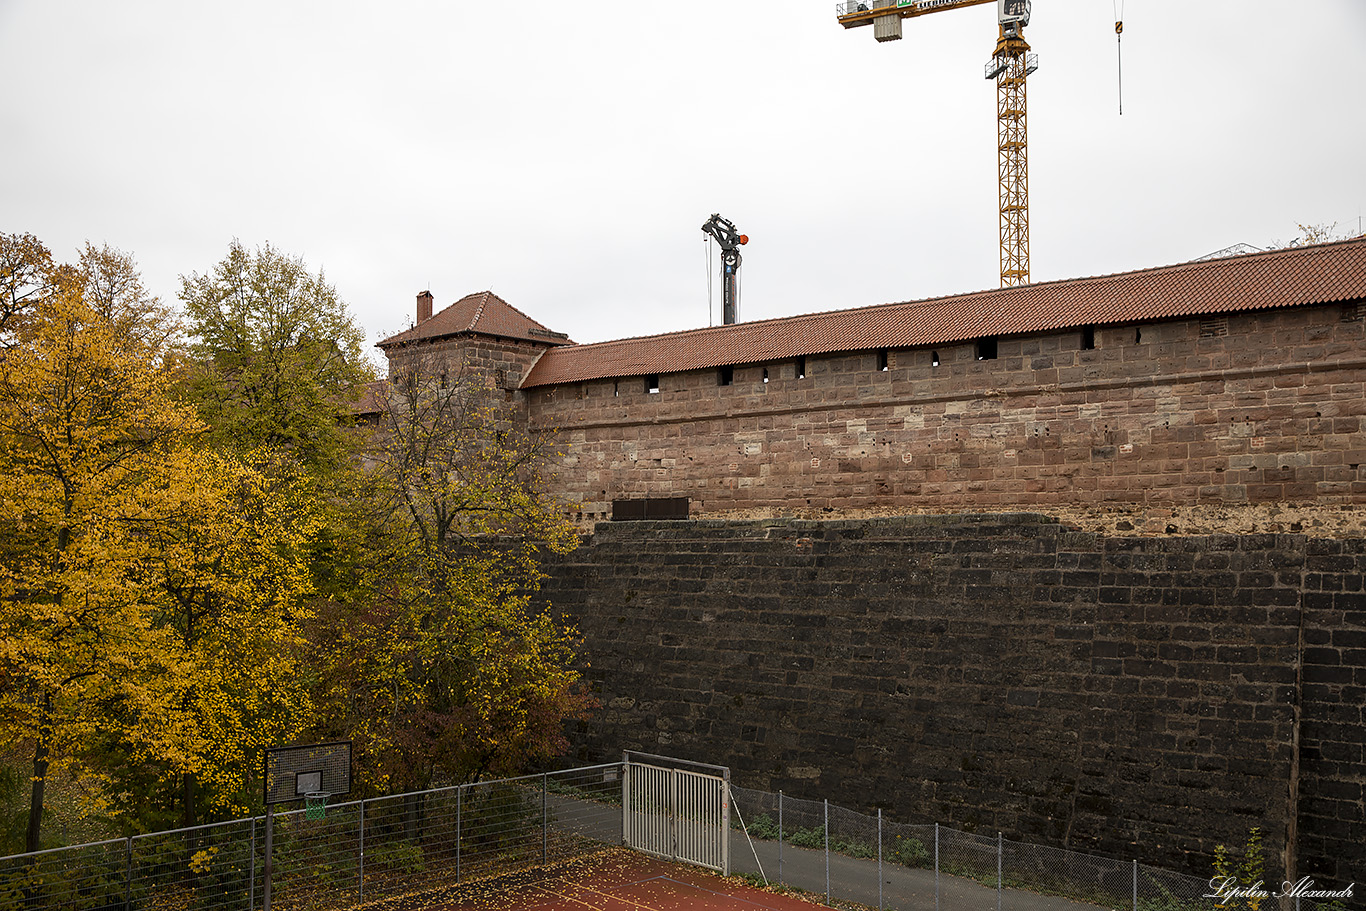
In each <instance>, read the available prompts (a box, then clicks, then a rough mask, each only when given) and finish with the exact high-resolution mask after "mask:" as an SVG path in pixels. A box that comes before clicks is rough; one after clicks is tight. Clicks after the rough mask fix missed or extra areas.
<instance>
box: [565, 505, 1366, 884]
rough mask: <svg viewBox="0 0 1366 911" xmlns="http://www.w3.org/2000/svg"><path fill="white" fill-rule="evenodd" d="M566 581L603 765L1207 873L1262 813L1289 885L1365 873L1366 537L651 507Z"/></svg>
mask: <svg viewBox="0 0 1366 911" xmlns="http://www.w3.org/2000/svg"><path fill="white" fill-rule="evenodd" d="M547 571H548V572H549V578H548V579H547V581H546V585H545V589H544V591H543V595H544V597H545V598H546V600H548V601H550V602H551V603H553V604H554V605H555V606H556V608H557V609H558V610H560V611H562V612H563V613H564V614H565V615H566V616H567V617H569V618H571V619H573V620H574V621H575V622H577V624H578V626H579V628H580V631H581V632H582V634H583V636H584V638H585V657H586V660H587V661H588V662H589V663H590V665H591V666H590V668H589V670H588V675H589V677H590V679H591V680H592V681H593V683H594V686H595V687H596V688H597V690H598V693H599V697H600V699H601V700H602V709H601V711H600V712H599V713H598V714H597V716H596V717H595V718H594V719H593V720H592V721H591V722H588V723H586V724H584V725H582V726H581V728H580V730H579V731H578V733H577V735H576V740H575V743H576V749H577V751H578V753H579V756H580V758H585V759H597V758H602V757H608V756H614V755H618V754H619V751H620V750H621V749H623V748H627V749H643V750H649V751H653V752H662V753H668V754H672V755H677V756H681V757H685V758H693V759H698V760H705V761H708V762H716V763H725V764H728V765H730V766H731V768H732V770H733V772H734V775H735V779H736V782H737V783H738V784H741V785H744V786H748V787H754V788H764V789H769V790H778V789H782V790H784V791H785V792H786V793H788V794H791V795H793V796H797V797H808V798H820V797H828V798H829V799H830V800H831V801H833V802H837V803H840V804H842V805H845V806H849V807H851V808H856V809H871V808H873V807H882V808H884V809H885V810H886V811H887V812H888V813H889V814H891V815H892V816H894V817H895V818H897V819H899V820H902V821H905V822H934V821H939V822H943V823H946V824H951V825H954V826H957V827H961V828H965V829H968V830H976V831H980V832H984V833H994V832H997V831H1001V832H1004V833H1005V834H1006V835H1007V836H1008V837H1012V838H1019V839H1026V840H1030V841H1033V842H1037V843H1042V844H1049V845H1057V846H1065V847H1068V848H1072V849H1075V850H1082V851H1097V852H1101V853H1106V854H1111V855H1114V856H1118V857H1122V858H1126V859H1127V858H1137V859H1139V860H1140V861H1142V862H1146V863H1152V864H1156V865H1161V866H1167V867H1173V868H1177V869H1184V870H1187V871H1188V872H1192V873H1195V874H1198V875H1205V874H1208V873H1209V872H1210V857H1211V855H1212V854H1213V851H1214V847H1215V845H1216V844H1220V843H1223V844H1227V845H1230V846H1241V845H1242V844H1243V842H1244V841H1245V840H1246V837H1247V833H1248V829H1249V828H1250V827H1251V826H1261V827H1263V829H1264V831H1265V833H1266V834H1265V839H1266V845H1267V848H1268V854H1269V858H1270V860H1269V863H1268V870H1267V873H1268V878H1269V879H1270V880H1273V881H1276V882H1279V878H1280V876H1281V874H1282V872H1283V871H1285V870H1286V867H1287V861H1290V862H1293V864H1294V867H1295V869H1294V870H1293V871H1290V872H1295V873H1297V874H1299V875H1305V874H1308V875H1313V876H1314V877H1315V878H1316V880H1317V881H1318V882H1319V883H1321V884H1324V885H1327V884H1329V883H1340V884H1345V883H1348V882H1363V884H1364V885H1366V847H1363V846H1364V845H1366V819H1364V818H1363V809H1362V797H1363V793H1362V791H1363V782H1364V781H1366V764H1364V762H1363V760H1366V757H1364V756H1363V744H1366V723H1364V722H1366V719H1364V718H1363V704H1366V594H1364V593H1363V591H1362V576H1363V571H1366V541H1360V540H1349V541H1338V540H1326V539H1314V538H1306V537H1304V536H1300V535H1249V536H1232V535H1227V536H1224V535H1221V536H1212V537H1202V538H1164V539H1153V538H1105V537H1099V536H1096V535H1093V534H1088V533H1080V532H1075V531H1070V530H1068V529H1066V528H1064V527H1062V526H1060V525H1058V524H1056V523H1054V522H1052V521H1051V520H1048V519H1046V518H1043V517H1039V516H1031V515H1006V516H919V517H906V518H898V519H881V520H867V521H857V522H855V521H850V522H824V523H822V522H802V521H795V520H791V521H778V522H754V523H725V522H708V521H700V522H632V523H617V524H602V525H599V526H598V530H597V532H596V534H594V535H593V536H591V537H589V538H587V539H585V542H584V545H583V546H582V547H581V548H579V549H578V550H577V551H575V552H574V553H572V554H569V555H568V556H566V557H560V558H555V559H553V560H552V561H550V562H549V563H548V565H547ZM1287 855H1293V857H1287Z"/></svg>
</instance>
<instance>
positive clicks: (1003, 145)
mask: <svg viewBox="0 0 1366 911" xmlns="http://www.w3.org/2000/svg"><path fill="white" fill-rule="evenodd" d="M983 3H995V4H996V12H997V15H996V19H997V22H998V24H999V25H1000V29H1001V31H1000V37H999V39H998V40H997V42H996V50H995V52H994V53H993V54H992V55H991V60H990V61H989V62H988V63H987V68H986V78H988V79H995V80H996V136H997V144H996V145H997V152H998V155H999V163H1000V164H999V182H1000V197H1001V216H1000V228H1001V287H1002V288H1008V287H1011V286H1014V285H1027V284H1029V165H1028V140H1027V134H1026V128H1025V125H1026V118H1025V77H1027V76H1028V75H1029V74H1030V73H1032V72H1034V71H1035V70H1037V69H1038V68H1039V55H1038V54H1031V53H1030V52H1029V45H1028V44H1026V43H1025V39H1024V29H1025V26H1026V25H1028V24H1029V12H1030V0H848V2H845V3H840V4H839V5H838V6H837V7H836V9H835V13H836V16H837V17H838V18H839V22H840V25H843V26H844V27H845V28H857V27H859V26H861V25H872V26H873V37H874V38H876V39H877V40H878V41H898V40H900V38H901V20H902V19H911V18H914V17H916V16H924V15H928V14H929V13H940V12H944V11H945V10H951V9H962V8H963V7H967V6H981V5H982V4H983Z"/></svg>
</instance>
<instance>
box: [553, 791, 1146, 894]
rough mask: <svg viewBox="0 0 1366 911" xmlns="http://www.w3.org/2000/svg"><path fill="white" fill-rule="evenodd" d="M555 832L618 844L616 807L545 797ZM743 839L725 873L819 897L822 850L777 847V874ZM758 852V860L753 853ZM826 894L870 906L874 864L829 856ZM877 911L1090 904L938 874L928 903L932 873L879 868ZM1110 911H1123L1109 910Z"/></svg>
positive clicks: (758, 844)
mask: <svg viewBox="0 0 1366 911" xmlns="http://www.w3.org/2000/svg"><path fill="white" fill-rule="evenodd" d="M550 805H551V808H552V812H553V813H554V819H555V828H556V829H558V830H560V831H566V832H574V833H576V834H578V835H583V836H586V837H588V838H592V839H594V840H597V841H601V842H603V843H605V844H620V843H621V808H620V807H619V806H612V805H609V804H602V803H595V802H592V801H584V800H576V799H574V798H570V797H565V796H562V795H551V796H550ZM750 844H751V843H750V841H749V840H748V839H747V838H746V837H745V833H744V832H743V831H732V832H731V838H730V868H731V872H732V873H758V872H759V866H760V864H762V866H763V872H764V875H765V876H766V877H767V878H768V879H769V880H770V881H772V882H781V883H783V884H784V885H788V886H796V887H797V888H800V889H802V890H804V891H806V892H809V893H812V894H814V895H817V896H824V895H825V888H826V866H825V865H826V855H825V852H824V851H820V850H812V849H810V848H798V847H796V846H795V845H791V844H784V845H783V846H782V865H781V873H780V867H779V862H778V843H777V842H776V841H760V840H758V839H755V840H754V841H753V846H754V847H753V849H751V847H750ZM756 853H757V854H758V861H759V862H758V863H756V862H755V854H756ZM830 894H831V896H832V897H833V898H836V899H845V900H847V901H854V902H858V903H860V904H863V905H867V906H869V907H872V908H876V907H878V864H877V860H876V859H873V860H864V859H861V858H856V857H846V856H844V855H843V854H835V853H833V852H832V853H831V854H830ZM882 907H883V908H884V909H886V911H997V909H998V907H999V911H1096V908H1097V907H1098V906H1096V905H1088V904H1082V903H1080V902H1075V901H1072V900H1070V899H1066V898H1058V897H1057V896H1052V895H1038V894H1035V893H1033V892H1025V891H1021V890H1017V889H1005V890H1002V892H1001V895H1000V904H999V906H998V904H997V894H996V889H995V888H994V887H987V886H982V885H979V884H978V883H975V882H973V881H972V880H970V879H964V878H962V877H957V876H948V875H944V874H941V875H940V877H939V901H938V904H937V905H936V902H935V875H934V871H933V870H918V869H912V868H910V867H903V866H901V865H900V864H891V863H885V862H884V863H883V865H882ZM1116 911H1128V909H1127V907H1126V908H1124V909H1116Z"/></svg>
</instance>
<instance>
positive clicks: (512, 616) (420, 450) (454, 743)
mask: <svg viewBox="0 0 1366 911" xmlns="http://www.w3.org/2000/svg"><path fill="white" fill-rule="evenodd" d="M502 396H503V394H502V392H501V391H497V390H494V389H493V388H491V387H490V385H489V384H487V383H485V382H483V379H482V377H480V376H478V375H468V376H466V375H459V374H458V373H455V372H448V371H447V370H446V369H445V368H442V369H439V370H436V369H434V370H429V371H428V370H423V369H420V368H419V369H414V370H411V371H408V372H406V373H405V374H404V375H403V376H401V377H399V378H398V379H397V381H396V382H395V383H392V384H390V385H388V386H387V387H386V389H385V390H384V391H382V392H381V393H380V395H379V400H380V415H381V417H380V425H381V426H380V427H379V428H378V432H377V433H376V435H375V437H374V439H373V445H372V447H371V448H370V450H369V451H368V452H367V463H368V464H369V465H370V466H371V472H370V474H369V481H370V483H371V484H372V487H371V489H370V491H369V496H368V498H367V504H366V508H367V510H368V511H369V522H370V528H371V529H372V531H371V533H370V538H371V541H372V548H373V557H372V558H371V559H370V560H369V561H368V570H367V573H368V578H367V580H366V581H367V584H368V590H366V591H363V592H362V591H360V590H358V592H357V598H356V599H355V600H354V601H353V602H352V603H349V604H331V605H329V606H327V607H326V608H320V613H319V619H320V620H324V619H326V620H327V625H326V627H325V629H326V630H327V635H325V636H320V637H319V638H318V640H317V648H318V660H317V662H316V664H317V666H318V668H319V672H320V683H321V685H320V689H319V693H318V696H317V702H318V704H319V705H320V706H322V707H324V710H325V712H324V713H325V714H326V715H328V717H330V718H332V719H333V723H334V724H335V725H337V727H336V728H335V729H334V732H335V733H339V734H341V733H345V734H347V735H349V736H352V737H354V738H355V739H356V740H357V742H358V753H359V754H360V755H361V756H362V757H364V758H363V762H362V764H363V765H364V766H366V767H367V768H370V769H373V770H374V771H373V773H372V780H371V783H372V784H373V785H376V786H384V785H387V786H389V787H395V786H396V787H403V788H417V787H424V786H427V785H429V784H431V783H433V782H434V781H436V780H444V781H467V780H472V779H474V778H477V777H479V776H481V775H484V774H488V773H506V772H510V771H513V770H515V769H516V768H518V767H520V766H521V765H523V764H524V763H526V762H528V761H535V760H539V759H545V758H549V757H551V756H554V755H558V753H560V752H562V751H563V749H564V748H565V746H566V743H565V740H564V735H563V725H564V722H565V720H566V719H569V718H574V717H580V716H582V714H583V713H584V712H586V711H587V710H588V708H589V707H590V706H591V705H592V700H591V697H590V696H588V695H587V693H586V692H585V691H584V689H583V687H582V685H581V680H580V676H579V673H578V672H577V670H575V669H574V667H573V661H574V656H575V645H576V642H575V639H574V636H573V632H572V630H570V629H567V628H565V627H564V626H562V625H561V624H559V623H558V622H557V621H556V620H555V619H554V618H553V617H552V616H551V615H550V614H549V613H548V612H545V611H541V610H536V609H533V605H532V597H531V596H532V593H533V592H534V591H535V590H536V588H537V586H538V584H539V581H540V573H539V569H538V563H539V557H540V554H541V551H542V549H544V548H549V549H552V550H556V551H561V552H563V551H566V550H568V549H570V548H572V547H573V546H575V543H576V539H575V537H574V534H573V531H572V529H571V528H570V527H569V526H568V525H567V524H566V523H565V521H564V520H563V519H562V518H561V513H560V511H559V510H558V509H557V507H556V504H554V503H553V502H552V501H550V500H549V498H548V497H547V496H546V495H545V494H544V489H545V485H544V484H543V483H542V480H541V472H542V471H543V469H544V467H545V464H546V445H547V442H546V440H544V439H541V438H538V437H536V436H533V435H531V434H528V433H527V432H526V431H525V430H524V429H521V428H520V427H519V425H518V424H517V423H516V422H514V421H511V420H509V414H508V413H507V411H506V408H505V406H504V404H503V403H502Z"/></svg>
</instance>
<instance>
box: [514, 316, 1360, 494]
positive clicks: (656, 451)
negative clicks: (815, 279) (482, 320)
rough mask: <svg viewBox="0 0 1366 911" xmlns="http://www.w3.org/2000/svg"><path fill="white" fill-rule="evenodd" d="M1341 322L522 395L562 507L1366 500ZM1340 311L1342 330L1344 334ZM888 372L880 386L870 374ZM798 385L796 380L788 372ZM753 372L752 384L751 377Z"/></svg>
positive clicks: (1263, 322) (813, 362)
mask: <svg viewBox="0 0 1366 911" xmlns="http://www.w3.org/2000/svg"><path fill="white" fill-rule="evenodd" d="M1355 315H1356V307H1355V305H1352V306H1351V307H1343V306H1340V305H1334V306H1322V307H1313V308H1309V307H1305V308H1299V309H1294V310H1275V311H1263V312H1253V313H1243V314H1230V315H1228V316H1226V317H1220V318H1219V319H1218V320H1213V321H1211V320H1200V319H1191V320H1177V321H1172V322H1168V323H1161V324H1153V325H1144V326H1122V327H1111V328H1099V329H1096V330H1093V332H1092V336H1093V338H1094V344H1095V347H1094V348H1092V349H1086V348H1084V347H1083V333H1081V332H1079V331H1078V332H1058V333H1053V334H1048V335H1036V336H1026V337H1016V338H1001V339H999V340H998V341H997V342H996V357H995V358H994V359H991V360H979V359H978V347H977V346H976V345H975V344H972V343H970V344H958V345H945V346H941V347H938V348H925V349H914V350H900V351H890V352H878V351H869V352H861V353H851V354H845V355H829V356H824V357H810V358H804V359H802V361H801V362H798V361H787V362H782V363H771V364H762V365H750V366H736V367H734V368H733V370H732V371H731V372H730V380H731V385H720V384H719V383H720V380H719V375H720V374H719V371H717V370H695V371H690V372H687V373H680V374H666V375H664V376H662V377H660V378H659V391H658V392H657V393H650V392H647V391H646V386H645V381H644V380H643V379H641V378H639V377H628V378H622V379H607V380H595V381H589V382H584V383H579V384H573V385H568V386H555V387H550V388H546V389H533V390H530V391H528V392H527V393H526V395H527V396H528V405H529V411H530V416H531V422H532V426H533V427H535V428H537V429H541V430H557V431H558V432H559V434H560V439H561V441H562V444H564V445H567V451H566V456H565V458H564V460H563V463H562V465H561V467H560V471H559V472H558V475H557V488H558V493H559V494H560V495H562V496H563V497H565V498H566V499H567V500H569V501H570V502H571V503H572V504H574V509H575V512H576V513H578V514H581V515H582V516H583V518H584V519H585V520H591V519H595V518H600V517H604V516H606V515H608V514H609V512H610V504H611V501H612V500H613V499H617V498H623V497H643V496H652V497H653V496H658V497H678V496H687V497H689V498H691V500H692V501H693V512H694V514H695V515H707V514H715V513H718V512H724V511H728V510H735V509H752V508H756V507H758V508H770V509H775V510H782V509H783V508H838V509H855V510H856V509H860V508H868V507H882V508H886V507H897V506H902V507H910V508H917V509H924V508H951V509H966V510H999V509H1002V508H1009V507H1021V508H1026V509H1036V508H1046V507H1048V506H1051V505H1071V506H1076V505H1079V504H1090V505H1096V506H1104V505H1113V504H1147V505H1154V504H1156V505H1175V504H1198V503H1260V502H1318V503H1329V504H1341V503H1361V502H1366V435H1363V433H1362V424H1361V420H1362V418H1361V416H1362V414H1363V413H1366V347H1364V346H1363V341H1364V340H1366V339H1364V336H1363V333H1364V332H1366V322H1363V321H1361V320H1358V319H1355ZM1344 316H1350V317H1352V318H1350V319H1345V318H1344ZM880 363H885V364H886V368H887V369H885V370H881V369H879V364H880ZM799 370H801V371H802V372H804V374H805V375H804V376H798V371H799ZM765 376H767V382H765V380H764V377H765Z"/></svg>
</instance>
